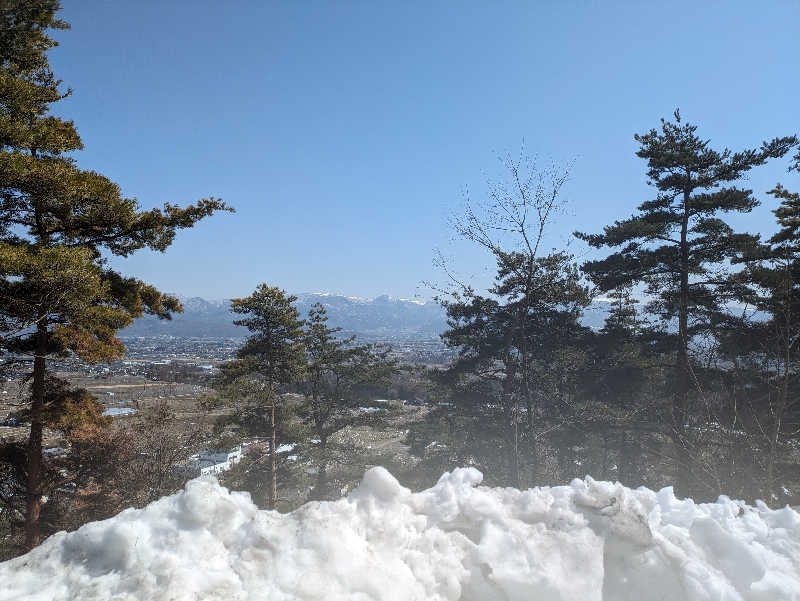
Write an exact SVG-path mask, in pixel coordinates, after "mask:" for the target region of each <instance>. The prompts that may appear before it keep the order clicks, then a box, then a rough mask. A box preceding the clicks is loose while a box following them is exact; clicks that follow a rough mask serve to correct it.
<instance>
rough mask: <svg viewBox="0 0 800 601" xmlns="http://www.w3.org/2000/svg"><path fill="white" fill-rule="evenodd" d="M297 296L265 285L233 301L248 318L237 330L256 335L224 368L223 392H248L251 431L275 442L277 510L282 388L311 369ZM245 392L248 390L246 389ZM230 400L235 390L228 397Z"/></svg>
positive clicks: (270, 500)
mask: <svg viewBox="0 0 800 601" xmlns="http://www.w3.org/2000/svg"><path fill="white" fill-rule="evenodd" d="M296 300H297V297H296V296H287V294H286V293H285V292H284V291H283V290H281V289H280V288H277V287H270V286H267V285H266V284H260V285H259V286H258V287H257V288H256V290H255V291H254V292H253V293H252V294H251V295H250V296H247V297H245V298H235V299H233V300H232V304H231V311H233V312H234V313H236V314H237V315H241V316H242V317H241V318H239V319H236V320H234V322H233V323H234V324H236V325H239V326H244V327H246V328H247V329H248V330H250V332H252V334H251V335H250V336H249V337H248V338H247V340H245V342H244V344H243V345H242V347H241V348H239V350H238V351H237V352H236V356H237V359H236V360H234V361H232V362H230V363H229V364H227V365H226V366H225V367H224V370H223V377H222V378H221V380H220V382H219V386H220V387H222V388H224V387H225V386H227V387H230V386H234V392H236V389H237V388H238V393H242V392H245V393H246V394H247V395H249V396H250V397H251V398H252V399H253V400H254V401H255V402H254V403H250V404H249V407H248V412H247V414H246V416H245V417H246V419H247V420H248V421H249V422H250V423H249V424H248V426H249V428H250V429H251V430H257V431H259V432H267V433H268V435H269V437H270V447H269V477H270V482H269V486H268V487H267V495H266V505H267V507H268V508H269V509H274V508H275V503H276V501H277V498H278V463H277V449H278V434H279V428H280V426H281V424H282V423H284V422H285V421H286V420H285V419H282V417H283V416H282V412H281V409H282V407H281V406H280V394H279V393H280V390H279V388H280V386H281V385H283V384H288V383H290V382H296V381H297V380H298V379H299V374H300V373H301V372H302V370H303V368H304V366H305V350H304V348H303V322H302V321H301V320H300V313H299V312H298V311H297V308H296V307H295V306H294V304H293V303H294V302H295V301H296ZM243 387H244V388H243ZM227 396H230V389H229V390H228V395H227Z"/></svg>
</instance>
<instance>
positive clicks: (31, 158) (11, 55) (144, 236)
mask: <svg viewBox="0 0 800 601" xmlns="http://www.w3.org/2000/svg"><path fill="white" fill-rule="evenodd" d="M59 8H60V7H59V3H58V1H57V0H36V1H34V2H30V1H26V0H2V1H1V2H0V272H1V273H0V275H1V276H2V277H1V278H0V316H1V317H0V327H2V330H3V331H2V339H0V345H2V348H3V350H5V351H6V352H7V353H11V354H12V356H14V357H20V356H22V357H33V371H32V375H31V396H30V419H31V431H30V439H29V443H28V457H27V503H26V544H27V546H28V547H33V546H35V545H37V544H38V542H39V539H40V535H39V532H38V527H37V520H38V516H39V512H40V505H41V496H42V452H41V446H42V428H43V423H44V420H45V415H44V408H45V398H46V396H47V395H48V391H47V382H48V376H47V371H48V370H47V358H48V357H51V356H65V355H68V354H74V355H77V356H78V357H80V358H81V359H84V360H86V361H90V362H97V361H108V360H111V359H115V358H118V357H120V356H121V355H122V354H123V352H124V347H123V345H122V343H121V342H120V341H119V340H118V339H117V338H116V337H115V332H116V331H117V330H118V329H120V328H123V327H125V326H127V325H128V324H129V323H130V322H131V320H132V319H134V318H136V317H139V316H141V315H142V314H143V313H149V314H153V315H157V316H158V317H161V318H168V317H169V315H170V313H172V312H174V311H179V310H180V308H181V307H180V304H179V303H178V301H177V299H175V298H173V297H170V296H166V295H163V294H162V293H160V292H159V291H158V290H156V289H155V288H154V287H153V286H150V285H147V284H145V283H143V282H141V281H139V280H137V279H135V278H129V277H123V276H122V275H120V274H119V273H117V272H115V271H114V270H112V269H110V268H109V267H108V265H107V262H106V261H105V259H104V258H103V253H104V252H105V253H110V254H113V255H117V256H123V257H124V256H128V255H130V254H131V253H133V252H135V251H137V250H139V249H141V248H150V249H152V250H157V251H162V252H163V251H165V250H166V249H167V247H168V246H169V245H170V244H171V242H172V241H173V239H174V237H175V234H176V232H177V230H179V229H182V228H188V227H192V226H193V225H194V224H195V223H196V222H197V221H198V220H200V219H202V218H204V217H206V216H209V215H211V214H212V213H214V212H215V211H219V210H226V209H227V207H226V206H225V205H224V203H222V202H221V201H220V200H216V199H213V198H211V199H205V200H201V201H199V202H198V203H197V204H196V205H191V206H188V207H186V208H179V207H177V206H175V205H172V204H165V206H164V208H163V210H161V209H152V210H149V211H143V210H141V209H140V208H139V205H138V203H137V202H136V200H135V199H133V198H125V197H124V196H122V194H121V192H120V188H119V186H118V185H117V184H115V183H113V182H111V181H110V180H108V179H107V178H105V177H104V176H102V175H100V174H98V173H95V172H93V171H88V170H84V169H81V168H79V167H78V165H77V162H76V160H75V159H74V157H73V153H74V152H75V151H78V150H81V149H82V148H83V145H82V143H81V139H80V137H79V136H78V133H77V131H76V129H75V126H74V124H73V123H72V122H71V121H66V120H64V119H61V118H59V117H55V116H53V115H51V114H50V113H49V111H50V106H51V105H52V104H53V103H55V102H58V101H59V100H61V99H63V98H65V97H66V96H68V95H69V94H70V91H69V90H67V91H66V92H61V91H60V89H59V86H60V83H61V82H60V81H59V80H57V79H56V78H55V76H54V75H53V73H52V71H51V70H50V66H49V64H48V60H47V56H46V52H47V50H49V49H50V48H52V47H53V46H55V45H56V42H55V41H54V40H53V39H52V38H51V37H49V35H48V33H47V32H48V30H49V29H66V28H67V27H68V26H67V24H66V23H64V22H63V21H61V20H59V19H58V18H57V17H56V13H57V11H58V10H59Z"/></svg>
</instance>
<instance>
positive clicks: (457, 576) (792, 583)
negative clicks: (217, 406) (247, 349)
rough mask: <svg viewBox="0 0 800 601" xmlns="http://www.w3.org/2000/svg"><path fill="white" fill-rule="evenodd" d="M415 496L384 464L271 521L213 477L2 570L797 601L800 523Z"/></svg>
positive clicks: (446, 488) (353, 599)
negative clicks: (334, 497) (346, 491)
mask: <svg viewBox="0 0 800 601" xmlns="http://www.w3.org/2000/svg"><path fill="white" fill-rule="evenodd" d="M481 478H482V476H481V474H480V472H478V471H477V470H475V469H473V468H467V469H458V470H455V471H453V472H452V473H447V474H445V475H443V476H442V477H441V479H440V480H439V482H438V484H436V486H434V487H433V488H430V489H428V490H425V491H422V492H419V493H411V492H410V491H409V490H408V489H406V488H404V487H402V486H401V485H400V484H399V483H398V482H397V480H396V479H395V478H394V477H392V475H391V474H389V472H387V471H386V470H385V469H383V468H373V469H371V470H369V471H368V472H367V473H366V474H365V475H364V480H363V482H362V483H361V485H360V486H359V487H358V488H357V489H356V490H354V491H353V492H352V493H351V494H350V495H349V496H348V497H347V498H346V499H342V500H340V501H336V502H323V503H308V504H306V505H304V506H303V507H301V508H300V509H298V510H297V511H295V512H293V513H290V514H279V513H276V512H271V511H262V510H259V509H257V508H256V507H255V505H253V503H252V502H251V501H250V497H249V496H248V495H247V494H246V493H239V492H230V491H228V490H226V489H225V488H222V487H221V486H220V485H219V484H218V483H217V481H216V480H215V479H214V478H213V477H203V478H198V479H196V480H193V481H191V482H189V483H188V484H187V485H186V489H185V490H184V491H182V492H180V493H178V494H176V495H173V496H171V497H165V498H163V499H161V500H159V501H156V502H155V503H152V504H151V505H149V506H148V507H146V508H144V509H141V510H133V509H128V510H126V511H123V512H122V513H120V514H119V515H117V516H116V517H114V518H111V519H109V520H106V521H103V522H93V523H90V524H86V525H85V526H83V527H82V528H80V529H79V530H77V531H75V532H73V533H70V534H67V533H63V532H62V533H59V534H56V535H54V536H52V537H50V538H49V539H48V540H47V541H45V543H44V544H43V545H42V546H41V547H39V548H37V549H35V550H34V551H32V552H31V553H28V554H27V555H24V556H22V557H19V558H16V559H13V560H11V561H8V562H5V563H2V564H0V583H2V585H1V586H0V599H2V600H10V599H25V600H28V601H36V600H41V601H44V600H47V601H52V600H61V599H64V600H67V599H81V600H83V601H89V600H93V599H94V600H101V599H102V600H108V599H114V600H116V601H122V600H134V599H135V600H140V599H148V600H152V601H158V600H164V601H166V600H171V601H179V600H187V601H188V600H190V599H191V600H206V601H211V600H214V601H216V600H220V601H221V600H225V601H229V600H249V599H253V600H254V599H259V600H262V599H264V600H274V601H282V600H287V601H288V600H290V599H291V600H322V599H324V600H326V601H328V600H339V599H340V600H345V599H347V600H350V601H371V600H376V601H377V600H381V601H407V600H419V601H444V600H453V601H454V600H456V599H461V600H464V601H478V600H481V601H485V600H495V599H499V600H508V601H514V600H522V599H525V600H536V601H601V600H602V601H629V600H636V601H665V600H666V601H672V600H675V601H778V600H781V601H792V600H796V601H797V600H800V515H799V514H798V513H796V512H795V511H793V510H791V509H789V508H785V509H781V510H777V511H775V510H770V509H769V508H767V507H766V506H765V505H763V504H757V505H756V506H755V507H751V506H747V505H744V504H742V503H738V502H734V501H731V500H729V499H727V498H725V497H722V498H720V499H719V501H718V502H717V503H713V504H695V503H694V502H692V501H691V500H678V499H676V498H675V497H674V495H673V494H672V490H671V489H669V488H667V489H663V490H661V491H659V492H653V491H650V490H647V489H644V488H640V489H638V490H631V489H628V488H625V487H623V486H622V485H620V484H612V483H608V482H596V481H594V480H592V479H591V478H586V479H585V480H575V481H573V482H572V483H571V484H569V485H568V486H559V487H553V488H546V487H543V488H534V489H530V490H525V491H519V490H516V489H512V488H487V487H483V486H479V484H480V482H481Z"/></svg>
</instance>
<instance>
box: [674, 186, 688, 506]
mask: <svg viewBox="0 0 800 601" xmlns="http://www.w3.org/2000/svg"><path fill="white" fill-rule="evenodd" d="M688 177H689V174H687V178H688ZM688 229H689V191H688V190H686V191H685V192H684V197H683V221H682V222H681V245H680V250H681V265H680V278H681V281H680V301H679V306H678V338H679V341H678V374H677V376H678V382H677V384H678V387H677V390H676V394H675V396H674V397H673V401H672V432H671V434H672V435H671V438H672V442H673V444H674V445H675V453H676V464H677V465H676V468H677V469H676V472H677V473H676V483H675V484H676V486H675V487H676V489H677V491H676V493H677V494H679V495H687V494H688V493H689V481H690V473H691V465H690V462H691V456H690V454H689V448H688V446H687V443H688V441H687V440H686V419H687V413H688V408H689V387H690V386H689V242H688Z"/></svg>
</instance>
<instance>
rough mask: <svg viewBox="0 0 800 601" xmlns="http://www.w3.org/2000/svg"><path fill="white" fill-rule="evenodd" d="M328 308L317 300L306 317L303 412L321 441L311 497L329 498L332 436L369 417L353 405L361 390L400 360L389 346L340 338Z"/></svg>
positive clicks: (385, 375) (387, 373) (384, 375)
mask: <svg viewBox="0 0 800 601" xmlns="http://www.w3.org/2000/svg"><path fill="white" fill-rule="evenodd" d="M327 322H328V315H327V311H326V310H325V307H323V306H322V305H321V304H319V303H316V304H314V305H313V306H312V307H311V310H310V311H309V315H308V319H307V320H306V322H305V328H304V336H303V341H304V345H305V349H306V353H307V364H306V368H305V370H304V377H303V381H302V390H303V392H304V393H305V397H306V401H305V403H304V405H303V407H302V408H301V411H300V415H301V417H302V418H303V419H304V420H305V421H306V422H307V423H308V424H309V425H310V427H311V433H312V434H313V436H314V437H315V438H316V439H317V440H318V441H319V442H318V443H317V445H316V446H317V454H318V455H319V461H318V465H317V481H316V484H315V485H314V488H313V490H312V491H311V498H312V499H324V498H326V496H327V488H328V482H327V478H328V463H329V460H330V449H329V440H330V438H331V436H332V435H333V434H335V433H336V432H338V431H340V430H342V429H343V428H345V427H347V426H350V425H353V424H355V423H357V422H358V421H359V420H360V421H365V419H369V416H367V417H366V418H365V416H363V415H362V416H359V417H355V416H354V415H353V410H354V409H356V408H357V407H358V403H359V401H360V400H362V399H360V398H359V395H358V389H359V387H360V386H362V385H364V384H372V385H375V384H378V383H380V382H385V381H387V380H388V378H389V376H390V375H391V374H392V373H393V372H394V371H395V367H396V362H395V361H393V360H391V359H389V358H388V349H386V348H381V347H376V346H373V345H355V344H354V342H355V336H350V337H347V338H339V337H338V336H337V334H338V333H339V332H340V331H341V328H330V327H328V324H327Z"/></svg>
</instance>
